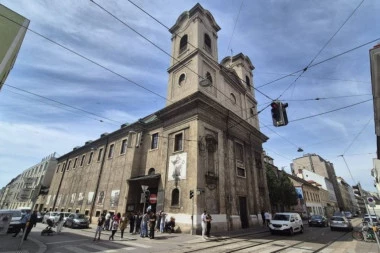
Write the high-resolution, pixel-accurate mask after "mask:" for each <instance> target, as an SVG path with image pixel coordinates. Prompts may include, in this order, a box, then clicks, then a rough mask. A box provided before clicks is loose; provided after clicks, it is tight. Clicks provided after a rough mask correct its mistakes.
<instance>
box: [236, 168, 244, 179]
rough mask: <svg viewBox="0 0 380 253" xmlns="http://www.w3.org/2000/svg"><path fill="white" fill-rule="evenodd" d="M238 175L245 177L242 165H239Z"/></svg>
mask: <svg viewBox="0 0 380 253" xmlns="http://www.w3.org/2000/svg"><path fill="white" fill-rule="evenodd" d="M237 175H238V176H239V177H245V169H244V168H241V167H237Z"/></svg>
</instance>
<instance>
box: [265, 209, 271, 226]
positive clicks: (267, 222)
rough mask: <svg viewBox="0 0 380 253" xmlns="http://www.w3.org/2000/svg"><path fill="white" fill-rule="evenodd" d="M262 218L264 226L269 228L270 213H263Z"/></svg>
mask: <svg viewBox="0 0 380 253" xmlns="http://www.w3.org/2000/svg"><path fill="white" fill-rule="evenodd" d="M264 216H265V224H266V225H267V226H269V222H270V219H271V217H270V216H271V215H270V213H269V211H266V212H265V213H264Z"/></svg>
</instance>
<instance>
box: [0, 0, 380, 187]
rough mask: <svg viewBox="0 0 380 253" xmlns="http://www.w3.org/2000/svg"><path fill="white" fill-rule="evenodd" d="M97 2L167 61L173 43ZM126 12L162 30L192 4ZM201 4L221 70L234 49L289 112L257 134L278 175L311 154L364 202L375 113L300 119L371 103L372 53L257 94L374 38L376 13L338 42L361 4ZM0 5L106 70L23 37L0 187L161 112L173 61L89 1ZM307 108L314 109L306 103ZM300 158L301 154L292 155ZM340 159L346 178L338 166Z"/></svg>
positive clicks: (1, 96) (265, 114) (5, 128)
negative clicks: (213, 27) (211, 21)
mask: <svg viewBox="0 0 380 253" xmlns="http://www.w3.org/2000/svg"><path fill="white" fill-rule="evenodd" d="M131 1H132V0H131ZM95 2H97V3H98V4H99V5H101V6H103V7H104V8H106V9H107V10H109V11H110V12H111V13H112V14H114V15H115V16H117V17H118V18H120V19H121V20H123V21H124V22H125V23H126V24H128V25H129V26H131V27H133V29H135V30H136V31H138V32H139V33H140V34H142V35H143V36H145V37H146V38H148V39H149V40H151V41H152V42H154V44H156V45H157V46H158V47H160V48H161V49H162V50H164V51H166V52H168V53H170V52H171V40H170V38H171V34H170V32H169V31H167V29H166V28H165V27H163V26H161V25H160V24H159V23H158V22H156V21H155V20H153V19H152V18H151V17H149V16H148V15H146V14H145V13H143V12H142V11H141V10H139V9H138V8H136V6H134V5H133V4H131V2H130V1H121V0H120V1H105V0H97V1H95ZM133 2H134V3H135V4H136V5H138V6H140V7H141V8H142V9H144V10H145V11H146V12H148V13H149V14H151V15H152V16H154V17H155V18H156V19H157V20H159V21H160V22H162V23H163V24H165V25H166V26H167V27H171V26H172V25H174V23H175V21H176V20H177V18H178V16H179V15H180V14H181V13H182V12H183V11H186V10H190V9H191V8H192V7H193V6H194V5H195V4H196V3H197V1H174V0H164V1H141V0H133ZM198 2H199V3H200V4H201V5H202V6H203V7H204V8H205V9H207V10H209V11H210V12H211V13H212V14H213V16H214V18H215V20H216V22H217V23H218V25H219V26H220V27H221V30H220V31H219V33H218V50H219V61H221V60H222V59H223V58H224V57H225V56H229V55H230V54H231V49H232V51H233V53H234V54H237V53H239V52H242V53H244V54H245V55H247V56H249V57H250V59H251V61H252V63H253V65H254V66H255V70H254V80H253V81H254V86H255V87H256V88H258V87H260V86H262V87H260V88H258V89H259V90H260V92H262V93H264V94H266V95H267V96H268V97H270V98H272V99H275V98H277V97H278V96H280V95H281V94H282V93H283V96H281V100H283V101H284V102H287V103H289V107H288V110H287V111H288V118H289V124H288V125H287V126H285V127H280V128H275V127H273V126H272V123H271V122H272V120H271V116H270V110H269V109H265V110H263V111H262V112H261V113H260V114H259V117H260V125H261V131H262V132H263V133H264V134H265V135H267V136H268V137H269V138H270V139H269V140H268V141H267V143H265V144H264V148H265V150H266V152H267V153H268V154H269V155H270V156H271V157H273V158H274V159H275V160H274V162H275V165H276V166H278V167H279V168H284V169H285V170H286V171H288V172H290V163H291V162H292V159H294V158H297V157H300V156H302V155H303V154H304V153H305V154H306V153H316V154H318V155H320V156H321V157H323V158H324V159H326V160H328V161H330V162H332V163H333V164H334V166H335V170H336V174H337V175H338V176H342V177H343V178H344V179H345V180H346V181H347V182H348V183H349V184H353V183H356V182H357V181H360V182H361V184H362V185H363V187H364V188H365V189H366V190H370V191H374V190H375V188H374V187H373V178H372V177H371V176H370V171H371V169H372V168H373V161H372V160H373V158H375V157H376V154H375V153H376V135H375V132H374V121H373V104H372V101H368V102H364V103H361V104H359V105H356V106H353V107H349V108H347V109H344V110H339V111H336V112H332V113H327V114H323V115H320V116H316V117H310V118H307V119H303V120H298V119H300V118H305V117H309V116H313V115H317V114H321V113H324V112H328V111H331V110H334V109H337V108H341V107H345V106H349V105H352V104H355V103H359V102H361V101H366V100H369V99H371V98H372V96H371V76H370V68H369V53H368V51H369V49H370V48H372V47H373V46H374V45H376V44H377V43H378V42H373V43H370V44H368V45H366V46H364V47H360V48H358V49H356V50H353V51H351V52H349V53H346V54H343V55H342V56H339V57H336V58H334V59H332V60H328V61H326V62H324V63H321V64H318V65H316V66H313V67H310V68H309V69H308V70H307V71H306V72H305V73H303V75H302V76H301V77H300V78H298V79H297V81H296V82H295V83H294V81H295V80H296V78H297V76H298V74H299V73H297V74H296V75H293V76H289V77H287V78H284V79H282V80H280V81H277V82H273V83H271V84H268V85H265V84H267V83H268V82H271V81H273V80H275V79H277V78H280V77H283V76H285V75H287V74H290V73H293V72H295V71H297V70H301V69H303V68H305V67H306V66H307V65H308V64H309V63H310V61H312V59H314V58H315V57H316V56H317V57H316V58H315V60H314V62H313V63H314V64H315V63H319V62H321V61H323V60H325V59H328V58H330V57H333V56H336V55H338V54H340V53H342V52H345V51H348V50H350V49H353V48H355V47H357V46H359V45H362V44H365V43H367V42H370V41H374V40H376V39H377V38H380V33H379V32H378V31H380V16H379V15H378V13H380V3H379V2H378V1H376V0H367V1H364V3H363V4H362V5H361V6H360V7H359V8H358V9H357V10H356V11H355V13H354V14H353V15H352V16H351V18H350V19H349V20H348V21H347V22H346V23H345V24H344V26H343V27H342V28H341V29H340V30H339V32H338V33H336V32H337V31H338V29H339V28H340V27H341V26H342V24H343V23H344V22H345V21H346V20H347V18H348V17H349V16H350V15H351V14H352V12H353V11H354V9H355V8H356V7H357V6H358V5H359V4H360V2H361V0H352V1H346V0H337V1H329V0H319V1H311V0H306V1H305V0H292V1H290V0H278V1H274V0H272V1H269V0H268V1H266V0H265V1H264V0H262V1H259V0H257V1H247V0H245V1H232V0H230V1H223V2H221V1H212V0H208V1H198ZM0 3H1V4H3V5H5V6H7V7H8V8H10V9H12V10H14V11H16V12H18V13H19V14H21V15H23V16H25V17H26V18H28V19H30V21H31V22H30V25H29V28H30V29H32V30H33V31H34V32H37V33H39V34H41V35H43V36H45V37H47V38H49V39H51V40H53V41H55V42H57V43H59V44H61V45H64V46H65V47H67V48H70V49H71V50H73V51H75V52H77V53H79V54H81V55H83V56H85V57H87V58H89V59H91V60H92V61H94V62H96V63H98V64H100V65H102V66H103V67H104V68H102V67H99V66H98V65H96V64H93V63H91V62H89V61H87V60H85V59H83V58H81V57H79V56H78V55H75V54H73V53H72V52H69V51H68V50H65V49H63V48H62V47H60V46H57V45H56V44H54V43H52V42H50V41H48V40H46V39H45V38H42V37H41V36H38V35H36V34H35V33H33V32H31V31H28V32H27V34H26V36H25V39H24V42H23V45H22V47H21V50H20V52H19V55H18V58H17V61H16V64H15V66H14V68H13V70H12V71H11V73H10V75H9V76H8V79H7V81H6V85H5V86H4V87H3V89H2V90H1V91H0V128H1V131H0V143H1V146H0V173H1V177H0V187H2V186H5V185H6V184H7V183H8V182H9V181H10V180H11V179H12V178H14V177H16V176H17V175H18V174H19V173H21V172H22V171H23V170H25V169H27V168H29V167H31V166H33V165H34V164H36V163H38V162H40V161H41V159H42V158H43V157H45V156H47V155H49V154H51V153H53V152H57V153H58V154H59V155H63V154H65V153H67V152H69V151H71V150H72V148H73V147H75V146H81V145H83V144H84V143H85V142H86V141H87V140H94V139H97V138H99V136H100V134H102V133H104V132H112V131H115V130H116V129H118V128H119V127H120V125H121V124H123V123H126V122H134V121H136V120H138V119H139V118H142V117H144V116H146V115H148V114H150V113H153V112H155V111H157V110H159V109H161V108H163V107H164V106H165V102H166V101H165V99H163V98H162V97H166V88H167V82H168V74H167V68H168V67H169V63H170V57H169V56H168V55H166V54H165V53H163V52H162V51H161V50H159V49H158V48H157V47H154V46H153V45H152V44H151V43H149V42H147V41H146V40H145V39H144V38H142V37H141V36H139V35H138V34H136V33H135V32H133V31H132V30H131V29H129V28H128V27H126V26H125V25H123V24H121V23H120V22H118V21H117V20H115V19H114V18H112V17H111V16H110V15H109V14H107V13H105V12H104V11H103V10H101V9H100V8H99V7H98V6H96V5H95V4H94V3H92V2H91V1H73V0H70V1H58V0H53V1H42V0H41V1H40V0H34V1H27V0H24V1H23V0H19V1H14V0H1V1H0ZM221 3H223V4H221ZM335 33H336V35H335V36H334V38H333V39H332V40H331V41H330V42H329V43H328V44H327V46H326V47H325V48H324V49H323V50H322V51H321V52H320V53H319V54H318V52H319V51H320V50H321V49H322V48H323V47H324V45H326V43H327V42H328V41H329V40H330V38H332V36H333V35H334V34H335ZM379 42H380V41H379ZM105 68H108V69H110V70H112V71H113V72H116V73H118V74H120V75H122V76H123V77H124V78H121V77H120V76H118V75H115V74H114V73H111V72H110V71H107V70H106V69H105ZM125 78H126V79H128V80H132V81H133V82H135V83H137V84H138V85H136V84H134V83H132V82H130V81H128V80H126V79H125ZM292 83H293V84H292ZM291 84H292V85H291ZM263 85H264V86H263ZM290 85H291V86H290ZM141 86H142V87H144V88H141ZM289 86H290V88H288V89H287V87H289ZM20 89H22V90H25V91H28V92H32V93H35V94H38V95H40V96H43V97H46V98H49V99H52V100H56V101H59V102H61V103H64V104H67V105H70V106H73V107H76V108H81V109H82V110H85V111H89V112H92V113H94V114H96V115H93V114H88V113H84V112H83V111H80V110H75V109H73V108H69V107H67V106H64V105H62V104H57V103H54V102H52V101H49V100H47V99H44V98H41V97H38V96H35V95H32V94H30V93H27V92H24V91H22V90H20ZM148 90H149V91H148ZM284 91H285V92H284ZM157 94H158V95H157ZM255 95H256V99H257V101H258V104H259V109H262V108H264V107H265V106H266V105H268V102H270V100H269V99H268V98H267V97H265V96H263V95H261V94H260V93H259V92H258V91H255ZM315 98H321V99H320V100H308V99H315ZM322 98H325V99H322ZM298 147H301V148H302V149H303V150H304V153H300V152H297V149H298ZM342 154H344V158H345V159H346V161H347V164H348V168H347V166H346V165H345V163H344V161H343V159H342V157H340V156H339V155H342ZM348 169H349V170H350V171H351V173H352V175H353V178H352V177H351V176H350V173H349V170H348Z"/></svg>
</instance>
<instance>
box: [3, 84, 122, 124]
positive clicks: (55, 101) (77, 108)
mask: <svg viewBox="0 0 380 253" xmlns="http://www.w3.org/2000/svg"><path fill="white" fill-rule="evenodd" d="M4 85H6V86H7V87H10V88H12V89H15V90H19V91H22V92H25V93H28V94H31V95H33V96H36V97H39V98H43V99H46V100H49V101H51V102H54V103H57V104H59V105H63V106H66V107H68V108H71V109H75V110H78V111H81V112H84V113H86V114H91V115H93V116H96V117H99V118H102V119H106V120H108V121H111V122H115V123H118V124H123V123H122V122H119V121H116V120H113V119H110V118H106V117H103V116H100V115H98V114H96V113H93V112H90V111H87V110H84V109H81V108H79V107H75V106H72V105H68V104H65V103H63V102H60V101H58V100H55V99H52V98H48V97H45V96H42V95H39V94H36V93H34V92H31V91H27V90H25V89H21V88H17V87H15V86H12V85H10V84H7V83H4ZM20 95H21V94H20ZM59 108H61V109H63V108H62V107H59ZM71 112H72V111H71ZM92 119H94V118H92ZM96 120H98V121H100V122H104V121H103V120H99V119H96Z"/></svg>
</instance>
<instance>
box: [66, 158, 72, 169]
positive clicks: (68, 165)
mask: <svg viewBox="0 0 380 253" xmlns="http://www.w3.org/2000/svg"><path fill="white" fill-rule="evenodd" d="M70 165H71V160H70V161H69V163H68V164H67V167H66V170H70Z"/></svg>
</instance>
